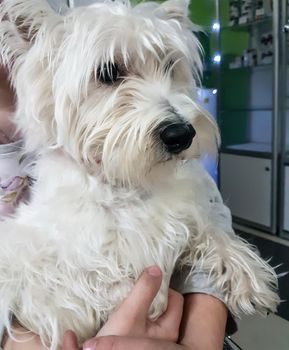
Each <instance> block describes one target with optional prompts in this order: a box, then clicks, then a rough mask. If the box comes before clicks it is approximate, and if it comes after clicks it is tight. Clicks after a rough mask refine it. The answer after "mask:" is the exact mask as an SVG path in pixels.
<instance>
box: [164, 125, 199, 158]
mask: <svg viewBox="0 0 289 350" xmlns="http://www.w3.org/2000/svg"><path fill="white" fill-rule="evenodd" d="M159 130H160V138H161V140H162V142H163V143H164V144H165V146H166V148H167V151H168V152H169V153H172V154H179V153H181V152H182V151H184V150H185V149H187V148H189V147H190V146H191V144H192V141H193V138H194V137H195V135H196V131H195V129H194V128H193V127H192V125H191V124H189V123H167V122H166V123H164V124H163V125H161V126H160V129H159Z"/></svg>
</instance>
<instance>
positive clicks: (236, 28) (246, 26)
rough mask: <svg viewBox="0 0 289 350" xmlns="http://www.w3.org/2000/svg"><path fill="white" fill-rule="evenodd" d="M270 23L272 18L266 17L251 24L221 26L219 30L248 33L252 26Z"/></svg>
mask: <svg viewBox="0 0 289 350" xmlns="http://www.w3.org/2000/svg"><path fill="white" fill-rule="evenodd" d="M271 21H272V16H266V17H263V18H260V19H256V20H254V21H252V22H247V23H242V24H234V25H231V26H229V25H227V26H222V27H221V30H233V31H248V29H250V28H251V27H253V26H256V25H260V24H264V23H268V22H271Z"/></svg>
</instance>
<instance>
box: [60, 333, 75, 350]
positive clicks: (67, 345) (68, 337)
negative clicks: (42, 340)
mask: <svg viewBox="0 0 289 350" xmlns="http://www.w3.org/2000/svg"><path fill="white" fill-rule="evenodd" d="M61 349H62V350H78V344H77V338H76V335H75V333H74V332H73V331H66V332H65V333H64V336H63V345H62V348H61Z"/></svg>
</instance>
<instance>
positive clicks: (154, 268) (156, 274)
mask: <svg viewBox="0 0 289 350" xmlns="http://www.w3.org/2000/svg"><path fill="white" fill-rule="evenodd" d="M147 273H148V274H149V275H151V276H153V277H159V276H161V274H162V272H161V269H160V268H159V267H157V266H151V267H148V268H147Z"/></svg>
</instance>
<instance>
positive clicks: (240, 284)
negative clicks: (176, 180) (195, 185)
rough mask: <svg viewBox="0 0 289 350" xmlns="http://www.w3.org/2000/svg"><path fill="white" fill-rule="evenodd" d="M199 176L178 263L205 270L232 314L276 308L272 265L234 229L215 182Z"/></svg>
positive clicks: (210, 283)
mask: <svg viewBox="0 0 289 350" xmlns="http://www.w3.org/2000/svg"><path fill="white" fill-rule="evenodd" d="M202 178H203V179H204V180H203V184H202V185H203V186H204V188H205V189H206V191H200V196H201V197H202V198H198V200H199V204H200V205H199V206H198V205H197V206H195V207H194V215H195V218H196V220H195V226H194V227H192V231H191V232H192V233H191V236H190V240H189V244H188V248H187V251H186V252H185V254H184V255H183V257H182V258H181V259H180V265H189V266H190V267H191V273H205V274H206V275H207V283H208V287H211V288H213V289H214V290H215V291H216V292H217V293H218V294H219V295H222V296H223V300H224V302H225V303H226V305H227V306H228V308H229V309H230V311H231V313H232V314H233V315H235V316H240V315H241V314H242V313H246V314H253V313H255V312H258V313H259V314H262V315H266V314H267V313H268V312H269V311H271V312H274V311H276V306H277V305H278V303H279V301H280V300H279V297H278V295H277V293H276V292H277V288H278V280H277V275H276V273H275V271H274V269H273V268H272V267H271V266H270V265H269V264H268V263H267V262H266V261H264V260H263V259H262V258H261V257H260V256H259V254H258V252H257V251H256V249H255V248H254V247H253V246H251V245H250V244H248V243H247V242H246V241H245V240H243V239H241V238H240V237H239V236H237V235H236V234H235V233H234V231H233V229H232V222H231V213H230V211H229V209H228V208H227V207H226V206H225V205H224V203H223V201H222V198H221V196H220V193H219V191H218V189H217V187H216V185H215V183H214V182H213V181H212V180H211V178H210V177H209V176H208V175H207V174H205V172H203V174H202Z"/></svg>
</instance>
